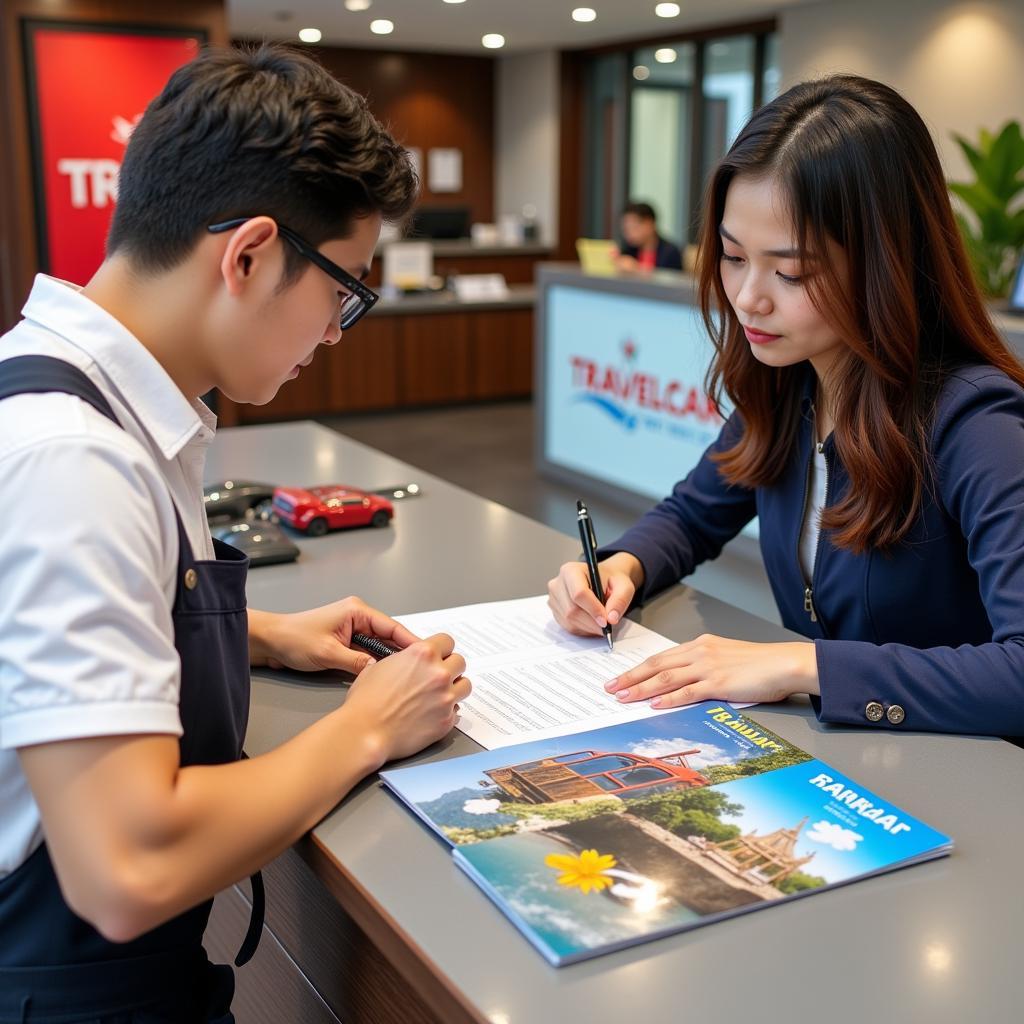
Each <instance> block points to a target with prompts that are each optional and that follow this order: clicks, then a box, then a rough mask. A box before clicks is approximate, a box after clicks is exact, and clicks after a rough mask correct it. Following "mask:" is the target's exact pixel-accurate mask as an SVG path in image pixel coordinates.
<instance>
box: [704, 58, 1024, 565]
mask: <svg viewBox="0 0 1024 1024" xmlns="http://www.w3.org/2000/svg"><path fill="white" fill-rule="evenodd" d="M738 175H745V176H750V177H752V178H764V177H772V178H774V179H775V180H776V181H777V182H778V184H779V186H780V188H781V190H782V192H783V194H784V195H785V196H786V199H787V202H788V206H789V209H790V212H791V214H792V217H793V223H794V228H795V233H796V235H797V243H798V249H799V251H800V253H801V254H802V256H804V257H813V256H814V255H815V254H824V253H826V252H827V240H828V239H829V238H831V239H832V240H834V241H835V242H836V243H838V244H839V245H840V246H842V248H843V249H844V250H845V253H846V256H847V259H848V263H849V278H848V280H840V278H839V276H838V274H837V272H836V269H835V268H834V267H833V266H832V265H830V263H829V261H828V260H824V259H823V260H821V261H820V262H821V272H820V273H818V274H815V275H813V276H812V277H811V278H810V280H809V282H808V288H809V290H810V298H811V301H812V302H813V304H814V305H815V306H816V307H817V308H818V310H819V311H820V312H821V313H822V315H823V316H824V317H825V318H826V320H827V321H828V322H829V324H830V325H831V326H832V327H833V329H834V330H835V331H836V332H837V334H838V335H839V337H840V338H841V339H842V341H843V342H844V343H845V348H844V351H843V353H842V355H841V356H840V358H839V360H837V362H836V364H835V367H834V370H835V372H834V373H833V374H830V377H829V396H830V401H831V408H830V411H831V412H832V415H833V420H834V423H835V430H834V435H833V436H834V440H835V445H836V450H837V453H838V455H839V458H840V460H841V461H842V463H843V465H844V466H845V468H846V471H847V473H848V474H849V478H850V486H849V488H848V490H847V491H846V493H845V494H844V495H843V496H842V498H841V499H840V501H839V502H838V503H837V504H836V505H835V506H834V507H832V508H829V509H827V510H825V512H824V513H823V514H822V518H821V526H822V529H825V530H829V531H831V539H832V541H833V542H834V543H835V544H837V545H838V546H840V547H845V548H848V549H850V550H852V551H857V552H862V551H865V550H866V549H867V548H869V547H886V546H888V545H891V544H894V543H896V542H897V541H899V540H900V539H901V538H902V537H903V536H904V535H905V534H906V533H907V531H908V530H909V529H910V527H911V525H912V523H913V521H914V518H915V516H916V515H917V513H918V511H919V509H920V506H921V502H922V498H923V494H924V491H925V488H926V487H928V486H929V485H930V469H929V467H930V461H929V451H928V434H929V428H930V423H931V414H932V412H933V410H934V407H935V402H936V398H937V395H938V392H939V389H940V388H941V386H942V383H943V381H944V380H945V378H946V376H947V375H948V373H949V372H950V371H951V370H952V369H953V368H955V367H956V366H957V365H962V364H965V363H984V364H990V365H992V366H994V367H997V368H998V369H1000V370H1002V371H1003V372H1004V373H1006V374H1007V375H1008V376H1009V377H1011V378H1012V379H1013V380H1015V381H1016V382H1017V383H1019V384H1021V385H1024V366H1022V365H1021V363H1020V362H1019V361H1018V360H1017V359H1016V357H1015V356H1014V355H1013V354H1012V353H1011V352H1010V350H1009V349H1008V348H1007V346H1006V344H1005V343H1004V341H1003V339H1002V338H1001V337H1000V335H999V334H998V332H997V331H996V329H995V327H994V326H993V325H992V322H991V320H990V318H989V315H988V311H987V310H986V308H985V305H984V302H983V301H982V298H981V294H980V292H979V290H978V287H977V285H976V284H975V282H974V279H973V277H972V275H971V271H970V268H969V264H968V261H967V254H966V252H965V250H964V246H963V243H962V241H961V239H960V235H959V232H958V231H957V227H956V222H955V220H954V218H953V213H952V209H951V207H950V202H949V195H948V192H947V190H946V183H945V181H944V179H943V175H942V168H941V166H940V164H939V158H938V154H937V153H936V151H935V146H934V144H933V143H932V139H931V136H930V135H929V134H928V129H927V128H926V127H925V124H924V122H923V121H922V120H921V118H920V116H919V115H918V114H917V112H916V111H915V110H914V108H913V107H911V106H910V104H909V103H907V101H906V100H904V99H903V97H901V96H900V95H899V94H898V93H896V92H895V91H894V90H892V89H890V88H889V87H888V86H885V85H882V84H881V83H879V82H873V81H870V80H869V79H865V78H858V77H856V76H852V75H836V76H832V77H829V78H824V79H821V80H819V81H813V82H804V83H802V84H800V85H797V86H794V87H793V88H792V89H790V90H789V91H788V92H786V93H784V94H783V95H781V96H779V97H778V98H777V99H775V100H773V101H772V102H771V103H768V104H767V105H765V106H763V107H761V108H760V109H759V110H758V111H756V112H755V113H754V115H753V116H752V117H751V119H750V121H749V122H748V123H747V125H746V126H745V127H744V129H743V130H742V131H741V132H740V134H739V136H738V137H737V139H736V141H735V142H734V143H733V145H732V147H731V148H730V150H729V152H728V153H727V154H726V155H725V157H724V158H723V159H722V161H721V162H720V163H719V164H718V166H717V167H716V168H715V170H714V172H713V173H712V175H711V178H710V180H709V181H708V185H707V191H706V194H705V203H704V210H705V216H704V221H703V226H702V229H701V239H700V257H699V261H698V275H699V294H700V304H701V311H702V313H703V316H704V321H705V323H706V324H707V326H708V330H709V331H710V333H711V336H712V340H713V341H714V344H715V349H716V353H715V358H714V360H713V362H712V365H711V368H710V370H709V372H708V381H707V388H708V392H709V394H711V395H713V396H714V397H715V398H716V399H717V400H721V397H722V393H723V391H724V392H725V394H726V395H728V397H729V399H730V400H731V401H732V403H733V404H734V406H735V407H736V409H737V411H738V412H739V414H740V416H741V417H742V420H743V427H744V429H743V434H742V436H741V437H740V440H739V441H738V442H737V444H736V445H735V446H733V447H732V448H730V449H729V450H728V451H725V452H722V453H721V454H720V455H719V456H718V462H719V468H720V471H721V472H722V475H723V476H724V477H725V478H726V479H727V480H728V481H729V482H731V483H737V484H743V485H745V486H751V487H752V486H759V485H766V484H770V483H772V482H773V481H774V480H776V479H777V478H778V477H779V475H780V474H781V473H782V471H783V468H784V467H785V465H786V463H787V461H788V459H789V458H790V457H791V455H792V452H793V446H794V444H795V443H796V436H797V429H798V425H799V420H800V400H801V395H802V387H803V378H802V374H800V373H794V371H793V369H792V368H783V369H777V368H771V367H768V366H765V365H764V364H762V363H760V362H758V360H757V359H756V358H755V357H754V356H753V355H752V353H751V351H750V346H749V345H748V344H747V342H746V340H745V338H744V336H743V333H742V329H741V326H740V324H739V322H738V320H737V318H736V315H735V313H734V312H733V310H732V307H731V306H730V304H729V301H728V299H727V297H726V294H725V289H724V288H723V286H722V279H721V274H720V264H721V257H722V241H721V237H720V235H719V225H720V224H721V222H722V216H723V211H724V209H725V198H726V193H727V191H728V189H729V184H730V182H731V181H732V180H733V178H735V177H736V176H738Z"/></svg>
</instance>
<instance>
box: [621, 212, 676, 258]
mask: <svg viewBox="0 0 1024 1024" xmlns="http://www.w3.org/2000/svg"><path fill="white" fill-rule="evenodd" d="M622 239H623V241H622V245H621V246H620V247H619V255H618V258H617V259H616V265H617V266H618V268H619V270H625V271H633V272H640V273H645V274H646V273H650V272H651V271H652V270H656V269H657V270H682V269H683V255H682V253H681V252H680V251H679V246H678V245H675V244H674V243H672V242H670V241H669V240H668V239H667V238H662V237H661V235H659V234H658V217H657V214H656V213H655V212H654V207H653V206H651V204H650V203H629V204H628V205H627V206H626V208H625V209H624V210H623V211H622Z"/></svg>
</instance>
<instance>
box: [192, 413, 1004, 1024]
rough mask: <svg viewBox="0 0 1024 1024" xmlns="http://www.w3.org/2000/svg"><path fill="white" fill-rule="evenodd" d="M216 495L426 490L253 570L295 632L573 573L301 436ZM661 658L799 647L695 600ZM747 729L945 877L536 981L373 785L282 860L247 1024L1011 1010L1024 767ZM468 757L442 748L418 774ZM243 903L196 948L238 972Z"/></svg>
mask: <svg viewBox="0 0 1024 1024" xmlns="http://www.w3.org/2000/svg"><path fill="white" fill-rule="evenodd" d="M207 476H208V479H210V480H214V479H218V478H224V477H225V476H239V477H247V478H251V479H257V480H258V479H266V480H270V481H275V482H280V483H289V482H292V483H294V482H297V483H314V482H317V481H320V482H325V483H326V482H330V481H347V482H350V483H354V484H359V485H362V486H366V487H372V488H375V487H381V486H385V485H391V484H397V483H403V482H410V481H412V480H415V481H416V482H418V483H419V484H420V485H421V486H422V487H423V490H424V492H425V494H424V497H422V498H417V499H414V500H411V501H405V502H400V503H399V504H398V506H397V510H396V515H395V520H394V524H393V526H392V527H391V528H389V529H386V530H355V531H345V532H341V533H335V534H330V535H328V536H327V537H324V538H320V539H315V540H312V539H304V538H300V539H299V541H298V543H299V545H300V547H301V548H302V557H301V558H300V560H299V561H298V562H297V563H294V564H292V565H284V566H274V567H269V568H265V569H263V568H261V569H256V570H254V571H253V572H252V574H251V576H250V585H249V598H250V602H251V603H252V604H253V605H254V606H256V607H262V608H267V609H270V610H273V611H295V610H299V609H301V608H305V607H310V606H312V605H315V604H319V603H324V602H326V601H329V600H333V599H336V598H338V597H342V596H344V595H346V594H349V593H356V594H359V595H360V596H362V597H363V598H365V599H366V600H367V601H369V602H370V603H372V604H374V605H377V606H378V607H382V608H385V609H387V610H388V611H390V612H392V613H395V614H399V613H402V612H411V611H419V610H424V609H428V608H438V607H446V606H453V605H459V604H466V603H472V602H476V601H485V600H499V599H504V598H513V597H524V596H528V595H530V594H537V593H540V592H542V591H543V588H544V585H545V582H546V580H547V579H548V577H549V576H550V575H551V573H552V572H553V571H554V569H555V568H556V567H557V566H558V565H559V564H560V563H561V562H563V561H566V560H568V559H572V558H575V557H576V555H577V554H578V542H577V539H576V538H575V537H574V536H572V531H573V529H574V525H573V523H567V524H566V531H567V532H566V533H565V534H562V533H557V532H555V531H553V530H550V529H547V528H546V527H543V526H541V525H539V524H538V523H535V522H532V521H531V520H529V519H526V518H524V517H523V516H520V515H518V514H516V513H514V512H511V511H509V510H508V509H506V508H502V507H501V506H499V505H496V504H494V503H492V502H488V501H484V500H483V499H480V498H476V497H474V496H473V495H470V494H467V493H466V492H465V491H463V490H461V489H459V488H456V487H453V486H451V485H449V484H446V483H444V482H443V481H441V480H438V479H436V478H434V477H431V476H429V475H428V474H425V473H421V472H419V471H418V470H415V469H413V468H412V467H409V466H408V465H405V464H404V463H401V462H399V461H397V460H395V459H393V458H391V457H389V456H386V455H383V454H381V453H379V452H375V451H374V450H372V449H370V448H367V447H365V446H364V445H360V444H357V443H355V442H353V441H349V440H348V439H346V438H343V437H340V436H339V435H337V434H335V433H333V432H332V431H329V430H327V429H325V428H321V427H316V426H314V425H312V424H308V423H297V424H287V425H278V426H268V427H256V428H248V429H246V430H228V431H225V432H222V433H221V434H219V435H218V437H217V440H216V442H215V444H214V447H213V449H212V451H211V453H210V459H209V462H208V467H207ZM638 617H639V618H640V620H641V621H642V622H643V623H644V624H645V625H647V626H650V627H651V628H653V629H656V630H658V631H660V632H662V633H665V634H666V635H668V636H670V637H673V638H674V639H677V640H683V639H686V638H688V637H692V636H694V635H696V634H698V633H701V632H704V631H709V632H716V633H724V634H726V635H731V636H737V637H743V638H745V639H749V640H757V641H772V640H785V639H791V638H792V634H789V633H787V632H786V631H784V630H782V629H780V628H779V627H776V626H773V625H771V624H770V623H767V622H765V621H763V620H761V619H757V618H755V617H753V616H751V615H748V614H746V613H744V612H741V611H738V610H736V609H734V608H732V607H730V606H728V605H726V604H723V603H722V602H720V601H717V600H715V599H714V598H710V597H708V596H707V595H704V594H701V593H700V592H698V591H695V590H692V589H690V588H688V587H684V586H679V587H675V588H673V589H672V590H671V591H669V592H667V593H666V594H664V595H663V596H662V597H660V598H659V599H658V600H656V601H654V602H653V603H651V604H650V605H648V606H647V607H646V608H644V609H643V610H642V612H640V613H639V616H638ZM344 694H345V690H344V688H343V687H341V686H340V685H338V684H337V683H335V682H332V681H329V680H326V679H317V678H315V677H306V678H302V677H299V676H297V675H289V674H285V673H274V672H271V671H269V670H264V669H260V670H259V674H258V675H257V676H256V677H255V678H254V680H253V699H252V709H251V713H250V719H249V730H248V734H247V737H246V743H245V747H246V750H247V752H248V753H249V754H251V755H258V754H260V753H263V752H265V751H267V750H269V749H270V748H272V747H274V746H276V745H278V744H280V743H281V742H283V741H284V740H286V739H288V738H289V737H291V736H292V735H294V734H295V733H296V732H298V731H299V730H300V729H301V728H303V727H304V726H306V725H308V724H310V723H311V722H313V721H314V720H316V719H317V718H318V717H319V716H321V715H323V714H324V713H326V712H327V711H329V710H330V709H332V708H334V707H336V706H337V705H338V703H339V702H341V701H342V700H343V699H344ZM753 714H754V717H756V718H757V719H758V720H760V721H762V722H764V723H765V725H766V726H767V727H768V728H770V729H772V730H774V731H775V732H777V733H779V734H780V735H782V736H784V737H785V738H786V739H788V740H790V741H791V742H793V743H795V744H796V745H797V746H799V747H801V748H803V749H804V750H806V751H808V752H809V753H810V754H812V755H813V756H815V757H819V758H821V759H822V760H824V761H827V762H829V763H831V764H833V765H834V766H835V767H836V768H838V769H839V770H840V771H842V772H843V773H845V774H847V775H849V776H850V777H852V778H854V779H856V780H858V781H860V782H862V783H863V784H864V785H865V786H866V787H868V788H870V789H872V790H873V791H875V792H876V793H878V794H879V795H880V796H881V797H883V798H885V799H887V800H891V801H892V802H893V803H895V804H897V805H899V806H901V807H903V808H905V809H906V810H907V811H908V812H909V813H911V814H913V815H915V816H916V817H920V818H921V819H923V820H924V821H926V822H928V823H929V824H930V825H932V826H934V827H935V828H937V829H939V830H940V831H942V832H945V833H947V834H949V835H951V836H953V838H954V839H955V842H956V849H955V851H954V853H953V855H952V857H950V858H946V859H944V860H940V861H936V862H933V863H930V864H925V865H921V866H919V867H914V868H910V869H907V870H905V871H897V872H894V873H892V874H887V875H884V876H881V877H879V878H874V879H868V880H865V881H863V882H859V883H856V884H854V885H849V886H845V887H843V888H840V889H836V890H834V891H831V892H825V893H819V894H815V895H814V896H812V897H811V898H809V899H806V900H797V901H794V902H792V903H788V904H785V905H782V906H777V907H772V908H769V909H767V910H765V911H764V912H759V913H755V914H750V915H744V916H741V917H737V918H734V919H731V920H728V921H722V922H719V923H717V924H713V925H710V926H708V927H705V928H698V929H696V930H694V931H692V932H687V933H684V934H681V935H675V936H671V937H669V938H666V939H662V940H659V941H657V942H653V943H647V944H645V945H641V946H637V947H635V948H632V949H628V950H623V951H621V952H618V953H613V954H610V955H608V956H602V957H598V958H596V959H594V960H591V961H587V962H585V963H582V964H577V965H573V966H570V967H565V968H561V969H555V968H552V967H550V966H548V965H547V964H546V963H545V962H544V960H543V959H542V958H541V957H540V956H539V955H538V954H537V952H536V951H535V950H534V949H533V948H532V947H531V946H530V945H529V944H528V943H527V942H526V940H525V939H524V938H523V937H522V936H521V935H520V934H519V932H517V931H516V929H515V928H514V927H513V926H512V925H511V924H510V923H509V922H508V921H507V920H506V919H505V917H504V916H503V915H502V914H501V913H500V912H499V911H498V910H497V909H496V908H495V907H494V906H492V905H491V903H490V902H489V901H488V900H487V898H486V897H485V896H484V895H483V894H482V893H481V892H480V891H479V889H478V888H477V887H476V886H475V885H474V884H473V883H472V882H471V881H470V880H469V879H468V878H467V877H465V876H464V875H463V873H462V872H461V871H460V870H459V869H458V868H457V867H455V865H454V864H453V863H452V860H451V856H450V854H449V853H448V852H447V850H446V849H445V848H444V847H443V846H442V844H441V843H439V842H438V841H437V840H436V838H435V837H434V836H433V835H432V834H431V833H430V832H429V831H428V830H427V829H426V828H425V827H424V826H423V825H421V824H420V823H419V822H418V821H417V820H416V819H415V818H414V817H413V815H412V814H410V813H409V811H408V810H406V809H405V808H404V807H402V806H400V805H399V803H398V802H397V801H396V800H394V799H393V798H392V797H391V796H390V795H389V794H388V793H386V792H385V791H384V790H382V789H381V788H380V786H379V784H378V783H377V782H376V781H375V780H371V781H368V782H365V783H363V784H362V785H360V786H359V787H357V789H356V790H355V791H354V792H353V793H352V794H351V795H350V796H349V797H348V798H347V799H346V800H345V801H344V802H343V803H342V804H341V805H340V806H339V807H338V808H337V809H336V810H335V811H334V812H333V813H332V814H331V815H330V816H329V817H328V818H326V819H325V820H324V821H323V822H322V823H321V824H320V825H319V826H318V827H317V828H316V829H315V830H314V831H313V833H312V834H311V835H310V836H309V837H308V838H307V839H305V840H303V841H302V842H300V843H299V844H297V846H296V847H295V848H293V849H292V850H289V851H287V852H286V853H285V854H284V855H282V856H281V857H279V858H278V859H277V860H276V861H274V862H273V863H272V864H271V865H270V866H269V868H268V869H267V870H266V871H265V872H264V874H265V877H266V879H267V886H268V895H267V900H268V903H267V924H266V928H265V931H264V936H263V942H262V944H261V946H260V949H259V951H258V952H257V955H256V957H255V959H254V961H253V962H252V963H251V964H250V965H248V966H247V967H245V968H243V969H241V970H240V971H238V995H237V997H236V1002H235V1010H236V1014H237V1016H238V1021H239V1024H254V1022H257V1021H258V1022H263V1021H286V1020H287V1021H302V1022H303V1024H337V1022H338V1021H344V1022H345V1024H368V1022H372V1024H386V1022H401V1024H471V1022H472V1024H547V1022H551V1024H567V1022H578V1021H587V1022H588V1024H622V1022H623V1021H643V1022H652V1024H653V1022H656V1021H664V1020H687V1021H689V1020H693V1021H713V1022H715V1024H749V1022H750V1021H751V1020H754V1019H758V1020H768V1021H793V1022H804V1021H819V1020H828V1021H829V1022H830V1024H865V1022H868V1021H875V1022H886V1024H888V1022H896V1021H900V1022H904V1021H906V1022H911V1021H914V1022H916V1021H928V1022H929V1024H963V1022H965V1021H978V1022H985V1024H1009V1022H1012V1021H1016V1020H1019V1018H1020V1006H1021V1005H1022V1001H1024V971H1022V969H1021V968H1022V963H1021V954H1020V921H1021V919H1022V918H1024V885H1022V883H1021V872H1020V850H1021V849H1024V815H1022V811H1021V793H1022V792H1024V751H1022V750H1020V749H1018V748H1016V747H1013V746H1011V745H1009V744H1007V743H1004V742H1002V741H1000V740H996V739H987V738H976V737H951V736H939V735H928V734H917V733H913V732H902V731H900V732H891V731H882V730H876V729H872V728H864V729H855V728H845V727H839V728H830V727H827V726H822V725H820V724H819V723H818V722H817V721H816V720H815V718H814V716H813V714H812V713H811V711H810V709H809V707H808V706H807V704H806V703H800V702H788V703H786V704H781V705H772V706H765V707H761V708H757V709H756V710H755V711H754V712H753ZM475 749H477V747H476V744H474V743H473V742H472V741H471V740H469V739H468V738H467V737H465V736H463V735H462V734H461V733H453V734H452V735H451V736H450V737H449V738H448V739H447V740H446V741H445V742H444V743H442V744H439V745H437V746H435V747H434V748H432V749H430V750H429V751H427V752H426V753H424V754H421V755H419V756H418V757H417V758H415V759H413V760H414V761H429V760H436V759H439V758H444V757H451V756H454V755H458V754H465V753H470V752H472V751H473V750H475ZM247 894H248V886H247V884H243V885H241V886H238V887H235V888H233V889H231V890H228V891H227V892H225V893H222V894H221V895H220V896H219V897H218V898H217V902H216V906H215V911H214V917H213V920H212V923H211V927H210V929H209V931H208V933H207V945H208V948H209V949H210V951H211V954H212V955H214V956H215V957H218V958H221V959H223V960H227V959H230V958H231V957H232V956H233V955H234V952H235V950H236V949H237V948H238V944H239V943H240V941H241V938H242V935H243V934H244V931H245V925H246V923H247V916H246V915H247V912H248V903H247Z"/></svg>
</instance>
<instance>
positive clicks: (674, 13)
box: [654, 4, 679, 18]
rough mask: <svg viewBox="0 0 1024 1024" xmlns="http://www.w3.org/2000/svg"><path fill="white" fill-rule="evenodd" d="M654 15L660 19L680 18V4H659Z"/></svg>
mask: <svg viewBox="0 0 1024 1024" xmlns="http://www.w3.org/2000/svg"><path fill="white" fill-rule="evenodd" d="M654 13H655V14H656V15H657V16H658V17H659V18H678V17H679V4H657V5H656V6H655V8H654Z"/></svg>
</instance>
